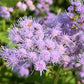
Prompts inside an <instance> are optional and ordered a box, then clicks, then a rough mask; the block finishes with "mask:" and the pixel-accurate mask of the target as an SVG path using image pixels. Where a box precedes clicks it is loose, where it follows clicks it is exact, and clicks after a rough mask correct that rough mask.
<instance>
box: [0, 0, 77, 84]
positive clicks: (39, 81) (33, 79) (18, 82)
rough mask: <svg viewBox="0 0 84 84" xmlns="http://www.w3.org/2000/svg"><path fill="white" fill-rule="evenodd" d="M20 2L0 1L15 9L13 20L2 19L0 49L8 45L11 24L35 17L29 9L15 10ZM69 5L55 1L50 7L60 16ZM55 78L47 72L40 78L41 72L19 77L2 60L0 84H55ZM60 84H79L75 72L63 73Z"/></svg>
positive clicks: (1, 3)
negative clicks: (25, 17) (23, 17)
mask: <svg viewBox="0 0 84 84" xmlns="http://www.w3.org/2000/svg"><path fill="white" fill-rule="evenodd" d="M18 1H19V0H0V5H1V6H7V7H13V8H14V12H13V14H12V17H11V19H6V20H5V19H3V18H1V17H0V49H1V46H2V45H3V46H5V45H7V44H8V39H7V37H8V28H9V27H10V25H11V24H13V23H14V24H16V20H17V19H18V18H19V17H22V16H24V15H27V16H33V17H34V16H35V15H34V12H31V11H30V10H28V9H27V11H26V12H24V11H21V10H19V9H17V8H15V5H16V3H17V2H18ZM21 1H23V0H21ZM33 1H34V4H36V1H37V0H33ZM69 5H70V3H69V0H54V1H53V4H52V5H51V6H50V10H51V12H53V13H55V14H59V13H60V12H64V11H65V9H67V7H68V6H69ZM42 15H43V14H40V15H39V16H42ZM54 78H55V77H54V76H53V74H51V73H50V72H45V73H44V74H43V75H42V76H40V73H39V72H34V73H33V74H31V75H30V76H29V77H27V78H25V77H19V76H18V75H17V73H15V72H14V71H11V69H10V67H6V65H5V62H4V61H3V60H2V59H0V84H53V81H54ZM58 84H77V78H76V74H75V72H68V73H62V74H61V76H60V78H59V81H58Z"/></svg>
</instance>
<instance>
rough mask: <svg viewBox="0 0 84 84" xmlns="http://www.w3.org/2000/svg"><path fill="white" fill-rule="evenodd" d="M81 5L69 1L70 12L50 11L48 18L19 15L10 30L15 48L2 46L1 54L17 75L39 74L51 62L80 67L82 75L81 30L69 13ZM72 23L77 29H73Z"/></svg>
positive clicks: (83, 76) (83, 72) (83, 55)
mask: <svg viewBox="0 0 84 84" xmlns="http://www.w3.org/2000/svg"><path fill="white" fill-rule="evenodd" d="M77 4H78V5H77ZM80 4H81V3H80V2H72V5H73V6H70V7H69V8H68V11H69V12H65V13H61V14H60V15H54V14H53V15H52V14H51V16H52V17H51V18H50V17H42V18H38V19H35V18H32V17H29V18H27V17H26V16H25V17H23V18H20V19H19V20H18V22H17V25H16V26H14V27H13V29H12V30H11V31H10V33H9V37H10V39H12V42H13V43H14V44H15V47H14V48H13V49H10V48H3V50H2V53H1V55H2V58H3V59H4V60H6V65H7V66H9V65H10V66H11V67H12V69H14V70H15V71H17V72H18V73H19V74H20V76H28V75H29V74H30V73H32V72H33V71H34V70H35V71H40V75H42V72H44V71H47V70H48V68H49V67H51V64H53V66H57V64H59V65H60V66H62V67H63V68H67V67H68V68H74V67H78V66H82V68H81V70H80V72H78V73H79V76H80V77H81V78H84V44H83V43H84V31H83V30H82V29H81V26H80V25H79V23H78V22H77V21H75V20H73V19H72V18H70V15H68V14H72V13H71V11H72V9H75V8H73V7H77V9H78V8H80ZM76 5H77V6H76ZM81 7H83V5H82V6H81ZM83 11H84V9H82V12H83ZM78 15H79V14H78ZM82 15H83V13H82ZM74 18H76V17H75V16H74ZM80 18H81V17H80ZM74 24H75V25H77V27H78V28H74Z"/></svg>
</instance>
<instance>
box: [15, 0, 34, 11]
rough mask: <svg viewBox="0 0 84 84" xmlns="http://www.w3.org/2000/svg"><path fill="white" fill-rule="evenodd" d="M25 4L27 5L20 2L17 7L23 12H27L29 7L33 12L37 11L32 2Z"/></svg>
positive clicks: (28, 1) (27, 0)
mask: <svg viewBox="0 0 84 84" xmlns="http://www.w3.org/2000/svg"><path fill="white" fill-rule="evenodd" d="M25 2H26V3H23V2H21V1H19V2H18V3H17V4H16V6H17V7H18V8H19V9H21V10H23V11H26V9H27V6H28V7H29V9H30V10H31V11H34V10H35V6H34V4H33V2H32V0H25Z"/></svg>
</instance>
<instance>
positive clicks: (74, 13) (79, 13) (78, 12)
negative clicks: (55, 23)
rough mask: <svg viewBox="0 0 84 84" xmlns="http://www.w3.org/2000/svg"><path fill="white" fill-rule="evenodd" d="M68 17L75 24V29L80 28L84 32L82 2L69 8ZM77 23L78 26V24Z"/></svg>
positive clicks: (72, 4) (74, 3) (83, 7)
mask: <svg viewBox="0 0 84 84" xmlns="http://www.w3.org/2000/svg"><path fill="white" fill-rule="evenodd" d="M67 10H68V12H67V15H68V16H69V18H70V19H72V20H73V21H74V22H75V23H74V25H73V28H80V29H82V30H84V5H83V2H82V3H80V1H76V2H73V1H72V2H71V6H69V7H68V9H67ZM76 23H77V24H76Z"/></svg>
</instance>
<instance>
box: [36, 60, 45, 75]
mask: <svg viewBox="0 0 84 84" xmlns="http://www.w3.org/2000/svg"><path fill="white" fill-rule="evenodd" d="M35 70H36V71H40V75H42V72H43V70H46V64H45V62H44V61H42V60H39V61H37V62H36V63H35Z"/></svg>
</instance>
